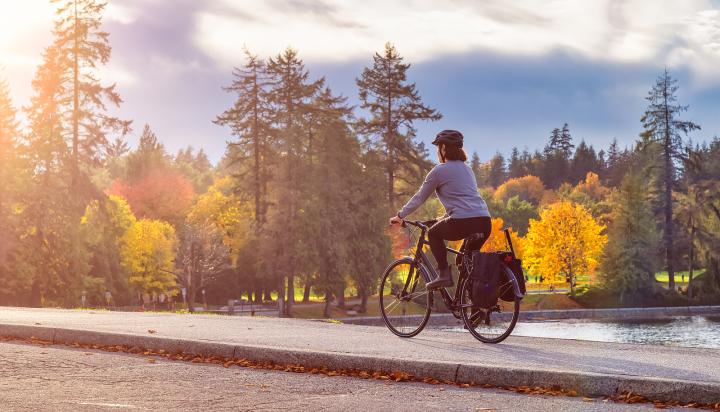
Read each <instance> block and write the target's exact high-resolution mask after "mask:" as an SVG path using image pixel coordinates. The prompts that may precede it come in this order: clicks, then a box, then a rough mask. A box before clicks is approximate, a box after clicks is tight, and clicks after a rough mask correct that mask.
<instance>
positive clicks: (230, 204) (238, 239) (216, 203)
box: [187, 176, 254, 260]
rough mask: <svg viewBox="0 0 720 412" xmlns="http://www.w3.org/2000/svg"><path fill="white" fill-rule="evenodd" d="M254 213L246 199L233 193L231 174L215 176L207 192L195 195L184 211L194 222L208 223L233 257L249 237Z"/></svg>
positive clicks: (189, 221)
mask: <svg viewBox="0 0 720 412" xmlns="http://www.w3.org/2000/svg"><path fill="white" fill-rule="evenodd" d="M253 220H254V213H253V210H252V207H251V205H250V204H249V203H248V202H243V201H241V200H240V199H238V198H237V197H235V196H234V195H233V194H232V180H231V178H230V176H227V177H224V178H220V179H218V180H217V181H216V182H215V183H214V184H213V185H212V186H210V188H209V189H208V191H207V192H206V193H204V194H203V195H201V196H200V197H198V199H197V201H196V202H195V204H194V205H193V207H192V208H191V209H190V212H189V213H188V215H187V222H188V223H190V224H193V225H200V226H203V225H211V226H213V227H214V228H215V229H216V230H218V231H219V232H220V233H221V234H222V236H223V239H222V240H223V244H224V245H225V246H227V248H228V249H229V250H230V254H231V256H232V258H233V260H235V259H237V254H238V253H239V251H240V250H242V249H243V247H245V246H246V245H247V243H248V242H250V241H251V240H252V235H253V227H252V222H253Z"/></svg>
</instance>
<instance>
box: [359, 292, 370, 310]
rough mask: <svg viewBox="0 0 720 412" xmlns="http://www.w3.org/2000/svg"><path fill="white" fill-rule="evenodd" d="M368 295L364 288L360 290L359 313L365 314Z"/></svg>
mask: <svg viewBox="0 0 720 412" xmlns="http://www.w3.org/2000/svg"><path fill="white" fill-rule="evenodd" d="M367 302H368V294H367V292H366V291H365V289H364V288H361V289H360V311H359V312H360V313H367Z"/></svg>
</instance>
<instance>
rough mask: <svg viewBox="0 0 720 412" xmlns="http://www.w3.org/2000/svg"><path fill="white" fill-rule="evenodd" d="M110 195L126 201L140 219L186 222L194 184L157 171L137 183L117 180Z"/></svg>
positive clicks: (176, 173)
mask: <svg viewBox="0 0 720 412" xmlns="http://www.w3.org/2000/svg"><path fill="white" fill-rule="evenodd" d="M109 192H110V193H111V194H114V195H118V196H122V197H123V198H125V199H126V200H127V202H128V204H130V208H131V209H132V211H133V213H134V214H135V215H136V216H137V217H138V218H142V219H158V220H163V221H166V222H177V221H180V220H182V219H183V218H184V217H185V215H186V214H187V211H188V210H189V208H190V206H191V205H192V199H193V188H192V185H191V184H190V182H189V181H188V180H187V179H186V178H185V177H184V176H182V175H181V174H180V173H178V172H175V171H172V170H154V171H151V172H149V173H148V174H147V175H146V176H145V177H143V178H140V179H138V180H137V181H135V182H126V181H124V180H119V179H118V180H115V181H114V182H113V184H112V186H111V187H110V190H109Z"/></svg>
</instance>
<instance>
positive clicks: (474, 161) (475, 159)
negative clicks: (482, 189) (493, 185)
mask: <svg viewBox="0 0 720 412" xmlns="http://www.w3.org/2000/svg"><path fill="white" fill-rule="evenodd" d="M481 166H482V165H481V163H480V156H478V154H477V152H473V154H472V158H471V160H470V169H472V171H473V174H474V175H475V182H476V183H477V184H478V187H479V186H480V181H481V180H482V179H481V173H482V172H481V170H480V167H481Z"/></svg>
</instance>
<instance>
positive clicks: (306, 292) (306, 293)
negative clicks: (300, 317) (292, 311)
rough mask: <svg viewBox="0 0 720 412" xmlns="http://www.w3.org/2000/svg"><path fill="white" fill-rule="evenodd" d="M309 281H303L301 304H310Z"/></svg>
mask: <svg viewBox="0 0 720 412" xmlns="http://www.w3.org/2000/svg"><path fill="white" fill-rule="evenodd" d="M310 288H311V285H310V279H309V278H308V279H307V280H306V281H305V290H304V291H303V303H310Z"/></svg>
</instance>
